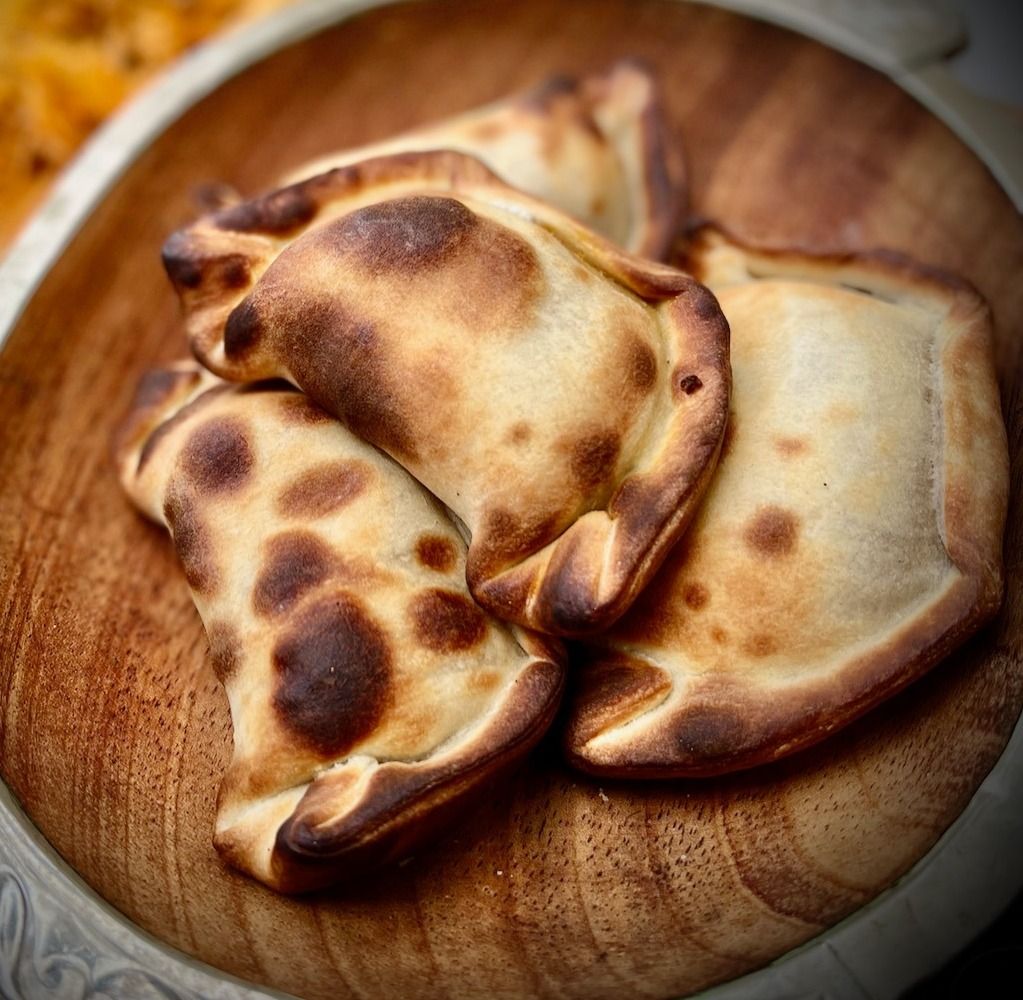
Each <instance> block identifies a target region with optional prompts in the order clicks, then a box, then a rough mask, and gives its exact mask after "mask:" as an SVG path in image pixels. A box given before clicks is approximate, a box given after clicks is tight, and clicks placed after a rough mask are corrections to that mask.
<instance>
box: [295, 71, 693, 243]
mask: <svg viewBox="0 0 1023 1000" xmlns="http://www.w3.org/2000/svg"><path fill="white" fill-rule="evenodd" d="M427 149H454V150H457V151H458V152H462V153H469V154H471V155H473V156H476V157H478V158H479V159H480V160H482V161H483V162H484V163H486V164H487V166H489V167H490V168H491V169H492V170H494V171H495V173H497V174H499V175H500V176H501V177H502V178H503V179H504V180H505V181H507V182H508V183H509V184H511V185H513V186H514V187H517V188H520V189H521V190H523V191H525V192H527V193H528V194H531V195H534V196H535V197H537V198H541V199H543V200H544V201H547V202H550V203H551V204H552V205H555V206H557V207H558V208H560V209H561V210H562V211H565V212H568V213H569V214H570V215H572V216H574V217H575V218H576V219H579V220H580V221H581V222H584V223H586V225H588V226H589V227H590V228H591V229H594V230H596V231H597V232H598V233H601V234H602V235H604V236H606V237H608V239H610V240H613V241H614V242H615V243H618V244H619V245H620V246H622V247H624V248H625V249H626V250H631V251H632V252H633V253H637V254H639V255H641V256H644V257H651V258H661V257H663V256H664V255H665V253H666V252H667V250H668V248H669V246H670V244H671V241H672V239H673V238H674V236H675V233H676V230H677V228H678V225H679V223H680V221H681V219H682V216H683V213H684V212H685V207H686V190H685V172H684V167H683V164H682V158H681V155H680V153H679V151H678V148H677V143H676V142H675V141H674V140H673V138H672V137H671V136H670V135H669V131H668V126H667V123H666V121H665V118H664V114H663V111H662V109H661V100H660V96H659V95H658V92H657V85H656V83H655V81H654V78H653V77H652V76H651V74H650V73H649V72H647V71H646V70H645V69H644V68H643V67H642V66H640V65H638V64H637V63H635V62H631V61H623V62H620V63H618V64H617V65H616V66H614V67H613V68H612V69H611V70H610V72H608V73H603V74H600V75H593V76H587V77H583V78H582V79H578V80H575V79H571V78H568V77H555V78H553V79H551V80H548V81H546V82H545V83H543V84H541V85H540V86H539V87H536V88H535V89H533V90H532V91H530V92H528V93H525V94H520V95H516V96H515V97H513V98H510V99H508V100H504V101H499V102H498V103H496V104H489V105H487V106H486V107H482V108H477V109H475V110H473V111H469V112H467V113H465V114H461V115H458V116H457V117H454V118H450V119H448V120H446V121H442V122H438V123H436V124H433V125H428V126H426V127H425V128H420V129H416V130H414V131H412V132H407V133H405V134H403V135H400V136H398V137H396V138H394V139H388V140H385V141H384V142H379V143H374V144H373V145H371V146H363V147H361V148H359V149H352V150H341V151H338V152H336V153H333V154H331V155H328V156H323V157H320V158H318V159H316V160H314V161H312V162H311V163H307V164H305V165H304V166H302V167H299V168H298V169H297V170H294V171H292V172H291V173H290V174H288V175H287V177H285V178H284V179H283V180H282V182H281V183H282V184H292V183H294V182H296V181H299V180H304V179H305V178H308V177H312V176H314V175H315V174H321V173H325V172H326V171H327V170H331V169H333V168H335V167H340V166H345V165H347V164H350V163H356V162H358V161H359V160H365V159H369V158H370V157H376V156H385V155H389V154H391V153H400V152H408V151H413V150H427Z"/></svg>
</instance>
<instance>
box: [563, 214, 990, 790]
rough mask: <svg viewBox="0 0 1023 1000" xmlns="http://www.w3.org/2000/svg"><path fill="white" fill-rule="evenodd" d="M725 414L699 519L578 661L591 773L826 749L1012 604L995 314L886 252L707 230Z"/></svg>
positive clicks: (582, 748) (679, 771) (584, 746)
mask: <svg viewBox="0 0 1023 1000" xmlns="http://www.w3.org/2000/svg"><path fill="white" fill-rule="evenodd" d="M693 262H694V265H695V266H694V268H693V270H694V273H696V274H697V275H699V276H700V277H701V278H702V279H703V280H704V281H706V282H707V283H708V284H709V285H710V287H711V288H712V289H713V290H714V292H715V293H716V294H717V295H718V297H719V299H720V301H721V305H722V308H723V309H724V311H725V315H726V316H727V317H728V320H729V323H730V324H731V327H732V364H733V373H734V393H733V404H732V405H733V412H732V417H731V422H730V425H729V431H728V433H727V435H726V439H725V447H724V450H723V453H722V457H721V461H720V463H719V467H718V471H717V473H716V475H715V478H714V481H713V482H712V484H711V486H710V488H709V489H708V491H707V495H706V498H705V500H704V502H703V505H702V506H701V508H700V510H699V512H698V513H697V515H696V518H695V520H694V522H693V525H692V526H691V528H690V529H689V531H688V533H687V534H686V536H685V538H684V539H683V540H682V542H681V543H680V544H679V546H678V547H677V548H676V549H675V550H674V551H673V552H672V554H671V555H670V556H669V558H668V560H667V561H666V562H665V565H664V566H663V567H662V569H661V571H660V573H659V575H658V576H657V577H656V578H655V579H654V580H653V582H652V583H651V584H650V587H649V588H648V589H647V590H646V591H645V592H644V593H643V594H642V595H641V596H640V598H639V600H638V601H637V602H636V603H635V605H634V606H633V608H632V610H631V611H630V613H629V614H628V615H627V616H626V617H625V618H623V619H622V620H621V621H620V622H619V623H618V624H617V626H616V627H615V628H614V630H613V631H612V632H611V633H610V634H609V635H607V636H606V637H605V636H602V637H600V638H599V639H598V640H596V642H595V643H594V644H593V645H592V646H590V647H588V648H587V650H586V651H585V654H584V655H583V656H582V657H581V658H580V659H581V664H580V669H579V671H578V673H577V674H576V675H575V680H576V682H577V683H576V690H575V694H574V700H573V703H572V710H571V715H570V721H569V726H568V731H567V746H568V752H569V755H570V757H571V759H572V761H573V762H574V763H575V764H576V765H578V766H579V767H581V768H583V769H584V770H587V771H591V772H595V773H602V774H614V775H628V776H650V777H659V776H670V775H700V774H711V773H715V772H721V771H727V770H731V769H734V768H740V767H746V766H749V765H752V764H759V763H761V762H764V761H768V760H772V759H774V758H776V757H780V756H782V755H783V754H787V753H789V752H791V751H793V750H796V749H798V748H800V747H803V746H806V745H808V744H810V743H813V742H815V741H816V740H819V739H821V738H822V737H824V736H826V735H827V734H828V733H830V732H831V731H833V730H835V729H837V728H838V727H839V726H842V725H844V724H845V723H847V722H849V721H850V720H852V719H853V718H855V717H856V716H858V715H860V714H861V713H863V712H864V711H866V710H867V709H868V708H870V707H871V706H872V705H874V704H876V703H877V702H879V701H881V700H882V699H884V698H886V697H888V696H889V695H891V694H892V693H893V692H895V691H897V690H899V689H900V688H902V687H904V686H905V685H906V684H908V683H909V682H910V681H912V680H913V679H914V678H916V677H918V676H919V675H920V674H921V673H923V672H924V671H925V670H927V669H928V668H929V667H930V666H931V665H933V664H934V663H935V662H936V661H937V660H938V659H940V658H941V657H943V656H944V655H946V654H947V653H948V652H949V651H950V650H951V649H952V648H953V647H955V646H956V645H958V644H959V643H961V642H962V641H963V640H964V639H966V637H967V636H969V635H970V634H971V633H972V632H973V631H974V630H975V629H976V628H978V627H979V626H980V625H981V624H982V623H983V622H984V621H985V620H986V619H988V618H990V617H991V615H993V614H994V612H995V611H996V610H997V608H998V606H999V602H1000V600H1001V593H1002V575H1001V543H1002V531H1003V526H1004V521H1005V513H1006V503H1007V475H1008V473H1007V453H1006V440H1005V429H1004V426H1003V423H1002V417H1001V412H1000V409H999V404H998V388H997V384H996V382H995V375H994V367H993V362H992V355H991V330H990V318H989V313H988V310H987V307H986V306H985V305H984V303H983V301H982V300H981V299H980V298H979V297H978V296H977V294H976V293H975V292H974V291H973V290H972V289H971V288H970V287H969V286H967V285H966V284H965V283H964V282H962V281H960V280H958V279H955V278H952V277H950V276H947V275H942V274H939V273H938V272H934V271H930V270H927V269H924V268H922V267H920V266H918V265H914V264H912V263H910V262H909V261H907V260H904V259H902V258H898V257H895V256H889V255H883V254H877V255H856V254H849V255H846V256H841V257H825V256H809V255H806V254H800V253H793V252H769V251H756V250H753V249H750V248H747V247H743V246H741V245H739V244H738V243H736V242H734V241H730V240H728V239H726V238H725V237H724V236H722V235H721V234H719V233H714V232H712V231H707V232H704V233H703V235H702V237H701V239H700V240H699V241H698V243H697V245H696V248H695V250H694V253H693Z"/></svg>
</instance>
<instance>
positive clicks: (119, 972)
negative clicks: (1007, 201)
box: [0, 0, 1023, 1000]
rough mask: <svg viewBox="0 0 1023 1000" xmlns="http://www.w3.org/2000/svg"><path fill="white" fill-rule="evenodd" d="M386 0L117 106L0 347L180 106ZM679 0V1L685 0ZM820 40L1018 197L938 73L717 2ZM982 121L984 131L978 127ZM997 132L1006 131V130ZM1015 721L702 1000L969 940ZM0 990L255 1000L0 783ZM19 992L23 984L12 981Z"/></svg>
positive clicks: (280, 26) (3, 277)
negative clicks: (920, 843)
mask: <svg viewBox="0 0 1023 1000" xmlns="http://www.w3.org/2000/svg"><path fill="white" fill-rule="evenodd" d="M392 2H395V0H305V2H304V3H301V4H299V5H297V6H295V7H291V8H286V9H284V10H281V11H279V12H278V13H276V14H274V15H271V16H269V17H267V18H265V19H263V20H261V21H258V22H256V23H253V24H251V25H248V26H246V27H244V28H241V29H239V30H237V31H234V32H232V33H230V34H228V35H224V36H222V37H220V38H218V39H217V40H216V41H213V42H210V43H207V44H203V45H199V46H197V47H196V48H194V49H193V50H191V51H190V52H188V53H187V54H186V55H185V56H184V57H183V58H182V59H180V60H179V61H178V62H177V63H176V64H175V65H174V66H173V68H172V69H170V70H169V71H168V72H167V73H166V74H165V75H163V76H162V77H161V78H159V80H158V81H157V82H156V83H155V84H154V85H153V86H150V87H148V88H147V89H145V90H144V91H143V92H141V93H140V94H139V95H138V96H136V97H135V98H134V99H133V100H132V101H130V102H129V104H128V105H127V106H126V107H125V108H124V109H123V110H121V111H120V112H119V113H118V114H117V115H115V116H114V117H113V118H111V119H110V120H109V121H108V122H107V123H106V124H105V125H104V126H103V127H102V128H100V129H99V130H98V131H97V132H96V134H95V135H94V136H93V137H92V138H91V139H90V141H89V142H88V143H87V144H86V145H85V147H84V148H83V150H82V151H81V153H80V154H79V155H78V156H77V158H76V159H75V160H74V162H73V163H72V164H71V165H70V166H69V168H68V169H67V170H66V171H65V172H64V173H63V174H62V175H61V177H60V178H59V179H58V181H57V182H56V184H55V185H54V188H53V191H52V193H51V194H50V196H49V197H48V199H47V200H46V202H45V204H44V205H43V206H42V208H41V209H40V210H39V212H38V213H37V214H36V215H35V217H34V218H33V219H32V221H31V222H30V223H29V224H28V225H27V226H26V228H25V229H24V230H23V231H22V233H21V235H20V237H19V238H18V240H17V241H16V242H15V244H14V245H13V246H12V248H11V250H10V252H9V254H8V256H7V258H6V259H5V260H4V262H3V263H2V264H0V349H2V346H3V344H4V342H5V341H6V339H7V337H8V335H9V334H10V332H11V330H12V329H13V328H14V327H15V325H16V324H17V321H18V319H19V317H20V316H21V313H22V311H23V310H24V308H25V306H26V305H27V304H28V302H29V301H30V299H31V298H32V295H33V293H34V292H35V290H36V288H37V287H38V286H39V284H40V283H41V282H42V280H43V279H44V278H45V276H46V275H47V273H48V272H49V271H50V269H51V267H52V266H53V265H54V264H55V263H56V262H57V260H58V259H59V258H60V255H61V253H62V252H63V250H64V248H65V247H66V246H67V245H68V244H69V243H70V241H71V240H72V239H73V238H74V236H75V234H76V233H77V232H78V230H79V228H80V227H81V226H82V224H83V223H84V222H85V221H86V219H88V217H89V215H90V214H91V212H92V211H93V209H94V208H95V207H96V206H97V205H98V204H99V203H100V202H101V201H102V199H103V198H104V196H105V195H106V194H107V192H108V191H109V190H110V188H111V187H112V186H113V184H114V183H115V182H116V181H117V179H118V178H119V177H120V176H121V174H122V173H123V172H124V171H125V170H126V169H127V167H128V166H129V165H130V164H131V163H132V162H134V160H135V158H136V157H137V156H138V155H139V154H140V153H141V152H142V151H143V150H144V149H146V148H147V147H148V146H149V145H150V144H151V143H152V142H153V141H154V140H155V139H156V138H157V137H158V136H159V135H160V134H162V133H163V131H164V130H165V129H166V128H167V127H168V126H169V125H170V124H171V123H172V122H174V121H175V120H176V119H177V118H178V117H179V116H180V115H181V114H183V113H184V112H185V111H186V110H188V109H189V108H190V107H191V106H192V105H194V104H195V103H196V102H197V101H199V100H200V99H201V98H203V97H204V96H206V95H207V94H209V93H210V92H211V91H213V90H214V89H215V88H216V87H218V86H219V85H220V84H222V83H224V82H225V81H226V80H228V79H230V78H231V77H232V76H235V75H236V74H237V73H239V72H241V71H242V70H244V69H246V68H247V67H249V66H251V65H252V64H254V63H256V62H257V61H259V60H260V59H263V58H265V57H266V56H269V55H271V54H272V53H274V52H276V51H278V50H279V49H281V48H284V47H285V46H287V45H289V44H292V43H294V42H297V41H299V40H301V39H303V38H306V37H308V36H310V35H313V34H315V33H317V32H318V31H321V30H323V29H325V28H328V27H331V26H333V25H336V24H338V23H340V22H342V21H344V20H346V19H347V18H349V17H351V16H353V15H355V14H357V13H360V12H362V11H364V10H367V9H370V8H373V7H380V6H384V5H386V4H387V3H392ZM679 2H686V0H679ZM714 2H715V3H716V4H717V5H718V6H722V7H727V8H730V9H733V10H736V11H738V12H741V13H745V14H748V15H750V16H753V17H757V18H760V19H762V20H767V21H771V22H774V23H777V24H781V25H782V26H784V27H787V28H790V29H792V30H795V31H797V32H800V33H802V34H805V35H809V36H810V37H813V38H816V39H817V40H819V41H822V42H824V43H825V44H828V45H830V46H831V47H833V48H835V49H838V50H839V51H841V52H844V53H846V54H847V55H851V56H852V57H854V58H857V59H859V60H861V61H864V62H866V63H868V64H870V65H872V66H874V68H876V69H879V70H881V71H882V72H885V73H887V74H888V75H889V76H891V77H892V79H894V80H895V81H896V82H897V83H899V84H900V86H903V87H904V88H905V89H906V90H908V91H909V92H910V93H911V94H912V95H913V96H914V97H916V98H917V99H918V100H919V101H920V102H921V103H922V104H924V106H926V107H927V108H928V109H929V110H930V111H931V112H932V113H934V114H935V115H936V116H937V117H939V118H941V119H942V120H943V121H945V123H946V124H947V125H949V127H950V128H952V130H953V131H955V132H956V133H957V134H958V135H959V137H960V138H961V139H962V140H963V141H964V142H966V143H967V145H969V146H971V148H972V149H973V150H974V151H975V152H976V153H977V154H978V155H979V156H980V158H981V159H982V160H983V161H984V162H985V163H986V164H987V166H988V167H989V169H991V171H992V173H993V174H994V175H995V177H996V178H997V179H998V180H999V181H1000V182H1001V184H1002V186H1003V187H1004V188H1005V189H1006V191H1007V192H1008V193H1009V195H1010V197H1011V198H1012V200H1013V201H1014V203H1015V204H1016V205H1017V207H1019V206H1023V183H1021V178H1023V158H1021V157H1019V156H1017V155H1016V149H1015V148H1007V147H1006V145H1005V143H1004V142H1001V141H1000V137H997V136H996V137H994V139H992V136H991V135H990V134H988V135H987V136H985V135H984V134H978V127H977V124H976V122H975V121H971V120H970V118H969V116H968V115H967V114H964V111H963V107H964V106H963V104H962V103H961V102H957V101H951V102H950V101H948V100H947V97H948V93H947V87H945V86H944V83H942V84H941V85H934V84H933V81H934V80H935V78H936V77H935V75H934V74H933V73H932V72H930V71H928V70H926V69H924V70H921V71H919V72H917V71H915V70H912V69H910V68H907V67H904V66H900V65H898V64H897V63H893V61H892V59H891V56H890V54H887V53H884V52H883V51H878V50H877V49H876V48H874V49H872V48H871V46H870V44H869V41H867V40H865V39H864V37H863V36H862V35H858V34H856V33H854V32H851V31H850V30H848V28H843V27H841V26H838V25H836V24H834V23H833V22H831V21H829V20H828V19H827V18H826V17H824V16H822V15H820V14H819V13H816V12H814V11H813V10H811V9H808V8H805V7H790V8H788V9H786V10H784V11H780V10H779V9H778V8H777V7H776V6H775V5H774V4H772V3H770V2H769V0H714ZM980 131H981V133H982V131H983V130H980ZM1001 138H1004V137H1001ZM1021 801H1023V725H1020V724H1017V725H1016V728H1015V730H1014V732H1013V734H1012V737H1011V739H1010V740H1009V743H1008V745H1007V746H1006V748H1005V750H1004V751H1003V753H1002V755H1001V757H1000V759H999V760H998V762H997V763H996V764H995V766H994V768H993V769H992V770H991V772H990V773H989V774H988V776H987V777H986V778H985V780H984V781H983V782H982V783H981V785H980V787H979V788H978V789H977V791H976V793H975V794H974V796H973V798H972V799H971V801H970V803H969V804H968V806H967V807H966V809H965V810H964V811H963V813H962V814H961V815H960V816H959V818H958V819H957V820H956V821H955V822H954V823H953V824H952V825H951V826H950V827H949V829H948V830H947V831H946V832H945V833H944V835H943V836H942V837H941V838H940V839H939V841H938V842H937V844H936V845H935V846H934V847H933V848H932V849H931V850H930V851H929V852H928V853H927V854H926V855H925V856H924V857H923V858H922V859H921V860H920V861H919V862H917V864H916V865H914V867H913V868H912V869H911V870H910V871H909V872H908V873H907V874H906V875H905V876H903V878H902V879H900V880H899V881H898V882H897V883H896V884H895V885H894V886H892V887H891V888H889V889H888V890H886V891H885V892H883V893H882V894H881V895H879V896H878V897H876V898H875V899H874V900H873V901H871V902H870V903H868V904H867V905H866V906H864V907H863V908H861V909H860V910H858V911H857V912H856V913H854V914H852V915H851V916H850V917H848V918H847V919H846V920H844V921H842V922H841V923H839V924H837V925H836V926H835V927H832V928H830V929H829V930H827V931H825V932H824V933H822V934H821V935H819V936H818V937H816V938H814V939H812V940H811V941H809V942H807V943H806V944H804V945H803V946H801V947H800V948H797V949H795V950H794V951H792V952H790V953H788V954H787V955H785V956H783V957H782V958H780V959H778V960H777V961H775V962H774V963H772V964H771V965H769V966H767V967H766V968H764V969H760V970H758V971H756V972H753V973H750V974H749V975H747V976H743V977H742V978H739V979H736V980H733V981H732V982H730V983H727V984H724V985H722V986H718V987H715V988H713V989H711V990H708V991H706V992H705V993H703V994H701V997H703V998H704V1000H748V998H751V997H764V996H770V997H772V998H775V1000H811V998H816V997H820V996H823V995H824V993H823V992H822V991H823V990H825V989H826V991H827V996H828V997H829V998H830V1000H894V998H896V997H898V996H899V995H900V994H901V993H902V992H903V991H904V990H905V989H906V988H907V987H909V986H910V985H912V984H913V983H915V982H917V981H918V980H919V979H921V978H922V977H924V976H926V975H927V974H928V973H929V972H932V971H933V970H935V969H936V968H938V967H939V966H940V965H941V964H943V962H944V961H946V960H947V958H948V957H949V956H950V955H953V954H955V953H956V952H958V951H959V950H960V949H961V948H963V947H964V946H965V945H966V944H967V943H968V942H969V941H970V940H971V939H972V938H973V937H974V936H975V935H976V934H978V933H979V932H980V931H981V930H983V929H984V927H986V926H987V925H988V924H989V923H990V922H991V921H992V920H994V919H995V918H996V917H997V916H998V915H999V913H1001V912H1002V910H1003V909H1004V908H1005V907H1006V906H1007V905H1008V903H1009V902H1010V901H1011V899H1012V898H1013V896H1014V895H1015V894H1016V892H1017V891H1018V890H1019V888H1020V886H1023V852H1020V851H1019V850H1017V849H1016V848H1017V846H1018V844H1019V843H1020V842H1021V841H1023V810H1020V809H1019V807H1018V803H1020V802H1021ZM0 960H2V961H0V995H12V996H13V995H17V996H23V997H25V998H26V1000H31V998H34V997H37V996H38V997H43V996H48V997H53V996H56V995H59V996H61V997H65V996H66V997H93V996H103V997H106V996H122V995H124V996H126V995H129V992H130V995H139V996H143V995H144V996H147V997H149V996H160V997H168V998H181V1000H206V998H209V1000H243V998H244V1000H264V998H272V997H277V998H280V997H283V996H285V995H284V994H281V993H278V992H276V991H272V990H268V989H266V988H265V987H253V986H251V985H247V984H244V983H242V982H241V981H240V980H238V979H236V978H234V977H233V976H230V975H229V974H227V973H224V972H221V971H219V970H217V969H214V968H212V967H210V966H207V965H205V964H203V963H201V962H198V961H196V960H195V959H193V958H190V957H189V956H186V955H184V954H183V953H181V952H179V951H177V950H176V949H174V948H171V947H170V946H168V945H165V944H163V943H162V942H160V941H157V940H156V939H155V938H153V937H152V936H150V935H149V934H147V933H146V932H144V931H143V930H141V929H140V928H139V927H138V926H137V925H136V924H134V923H132V922H131V921H129V920H128V919H127V918H126V917H125V916H123V915H122V914H121V913H120V912H118V911H117V910H115V909H114V908H113V907H112V906H110V905H109V904H108V903H107V902H105V901H104V900H103V899H101V898H100V897H99V896H98V895H97V894H96V893H95V892H94V891H93V890H92V889H90V888H89V887H88V886H87V885H86V884H85V882H84V881H83V880H82V879H81V878H80V876H79V875H78V874H77V873H76V872H74V871H73V870H72V869H71V868H70V867H69V866H68V865H67V864H66V863H65V862H64V861H63V860H62V859H61V858H60V857H59V855H58V854H57V852H56V851H55V850H54V849H53V848H52V847H51V846H50V845H49V843H48V842H47V841H46V840H45V838H44V837H43V836H42V834H41V833H40V832H39V830H38V829H37V828H36V827H35V825H34V824H33V823H32V821H31V820H30V819H29V818H28V817H27V815H26V814H25V813H24V812H23V811H22V809H21V807H20V806H19V804H18V803H17V801H16V800H15V798H14V796H13V795H12V794H11V793H10V791H9V790H8V789H7V787H6V786H5V785H4V784H3V782H2V781H0ZM16 991H17V992H16Z"/></svg>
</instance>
